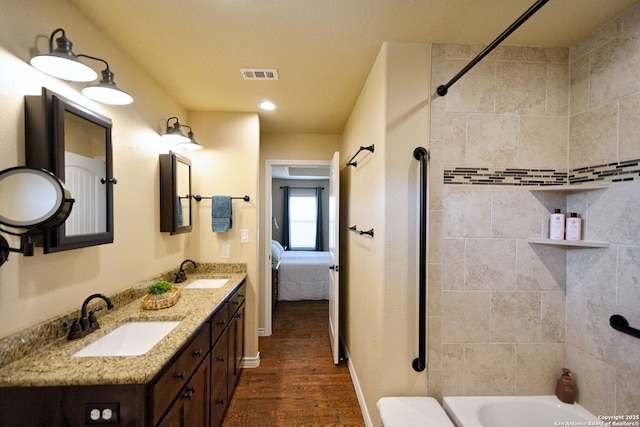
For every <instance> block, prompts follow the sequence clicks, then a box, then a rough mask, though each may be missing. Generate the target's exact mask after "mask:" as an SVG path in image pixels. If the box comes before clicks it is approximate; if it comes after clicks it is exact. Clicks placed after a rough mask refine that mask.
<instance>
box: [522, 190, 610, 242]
mask: <svg viewBox="0 0 640 427" xmlns="http://www.w3.org/2000/svg"><path fill="white" fill-rule="evenodd" d="M607 188H609V184H604V183H603V184H595V183H587V184H572V185H548V186H542V187H532V188H529V191H532V192H548V193H560V194H569V193H579V192H583V191H593V190H606V189H607ZM527 241H528V242H529V243H532V244H536V245H547V246H561V247H565V248H567V249H572V248H608V247H609V243H607V242H596V241H591V240H551V239H543V238H536V237H532V238H530V239H528V240H527Z"/></svg>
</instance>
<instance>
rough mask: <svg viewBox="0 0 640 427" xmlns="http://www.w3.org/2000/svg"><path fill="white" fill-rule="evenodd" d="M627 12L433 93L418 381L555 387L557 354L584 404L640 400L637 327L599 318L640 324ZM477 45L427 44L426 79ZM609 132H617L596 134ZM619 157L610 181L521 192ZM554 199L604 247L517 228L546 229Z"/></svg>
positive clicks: (514, 52) (633, 51)
mask: <svg viewBox="0 0 640 427" xmlns="http://www.w3.org/2000/svg"><path fill="white" fill-rule="evenodd" d="M625 19H626V21H625ZM625 22H626V24H624V23H625ZM629 23H635V24H636V25H635V27H633V28H632V26H630V25H629ZM638 26H640V21H639V20H638V8H636V10H635V12H633V11H632V12H630V13H628V14H627V15H625V17H623V18H621V19H620V20H618V21H616V22H615V23H613V24H611V25H610V26H607V28H604V29H603V30H602V31H601V32H598V34H594V36H593V37H591V38H589V40H586V41H585V42H584V43H581V44H580V45H579V46H576V47H575V48H572V49H539V48H529V47H499V48H497V49H496V50H495V51H494V52H492V53H491V54H490V55H489V56H487V58H485V59H484V60H483V61H482V62H480V63H479V64H478V65H477V66H476V67H475V68H474V69H472V71H471V72H469V73H468V74H467V75H465V76H464V77H463V78H462V79H461V80H459V81H458V82H457V83H456V84H455V85H454V86H452V87H451V88H450V90H449V93H448V94H447V95H446V96H445V97H442V98H437V97H436V98H434V99H433V101H432V105H431V111H432V119H431V139H430V154H431V162H430V171H431V176H430V186H431V187H430V188H431V200H430V208H431V212H430V221H431V224H430V226H431V227H430V230H431V242H430V259H429V262H430V270H429V394H430V395H432V396H435V397H441V396H446V395H500V394H505V395H521V394H553V392H554V388H555V381H556V378H557V376H558V375H559V373H560V369H561V368H562V367H564V366H568V367H569V368H571V369H573V370H574V371H575V376H576V380H577V381H578V386H579V388H580V395H579V398H580V402H581V403H583V404H585V406H587V407H588V408H589V409H591V410H592V411H593V412H594V413H598V414H615V413H617V414H620V413H621V412H620V411H623V412H624V411H627V413H631V412H629V411H630V409H629V404H630V402H638V401H640V396H639V395H638V393H640V391H639V390H640V384H639V381H640V380H638V378H640V375H639V368H638V366H640V363H638V362H639V361H640V340H637V339H634V338H631V337H628V336H626V335H622V334H620V333H619V332H616V331H613V330H612V329H611V328H610V327H609V326H608V316H610V315H611V314H614V312H620V313H622V314H625V315H628V317H629V319H630V322H632V325H633V324H636V325H638V327H640V309H639V308H638V307H640V248H639V245H640V215H639V214H638V212H640V175H638V171H637V169H638V168H637V165H636V166H634V164H633V163H634V162H625V161H626V160H633V159H640V141H639V138H640V129H639V128H638V125H637V123H638V122H640V120H639V119H640V117H639V116H638V113H637V112H638V111H640V101H639V95H638V87H637V86H638V83H633V82H629V81H627V78H626V77H625V76H624V74H625V73H627V74H628V76H629V78H630V76H632V75H634V74H638V71H640V60H639V59H638V58H637V57H638V55H640V42H639V40H640V34H639V32H638ZM630 28H631V30H630ZM602 32H604V34H600V33H602ZM633 34H635V37H634V36H633ZM625 37H626V38H625ZM605 43H609V49H608V51H607V52H603V51H602V50H600V49H603V47H604V45H605ZM483 47H484V46H461V45H443V44H439V45H433V46H432V58H431V60H432V67H433V68H432V91H433V92H435V88H436V87H437V86H438V85H439V84H443V83H445V82H446V81H448V79H449V78H450V77H451V76H453V75H455V74H456V73H457V72H458V71H459V70H460V69H461V68H462V67H464V65H466V64H467V63H468V61H469V60H470V59H472V58H473V57H474V56H475V55H476V54H477V53H478V52H479V51H480V50H481V49H482V48H483ZM605 49H606V48H605ZM585 56H588V58H587V59H585ZM634 57H636V58H635V59H634ZM607 70H609V71H607ZM622 77H625V78H622ZM635 77H636V82H638V81H640V80H638V79H637V76H635ZM594 79H596V81H595V82H592V81H591V80H594ZM585 80H586V81H585ZM618 85H619V86H622V87H618ZM585 91H586V93H585ZM634 94H635V95H634ZM598 100H602V101H598ZM609 104H613V105H609ZM634 108H635V109H634ZM634 114H635V115H634ZM612 116H614V117H612ZM603 119H606V120H603ZM618 123H620V126H619V127H618V126H617V124H618ZM608 125H612V126H613V125H615V126H616V127H615V129H604V128H603V127H604V126H608ZM634 126H635V127H634ZM605 136H606V137H609V138H610V139H607V140H606V142H607V144H608V145H614V146H615V147H608V148H607V149H601V145H602V143H603V141H602V139H603V138H604V137H605ZM617 162H622V164H623V169H624V172H625V177H624V178H620V177H619V176H613V175H612V174H609V175H606V176H605V175H603V176H597V177H596V178H594V179H603V180H604V181H606V182H608V183H611V187H610V188H609V189H607V190H597V191H593V192H588V193H584V194H579V195H575V196H574V195H571V196H568V197H567V196H564V195H561V194H560V195H559V194H556V193H540V192H535V193H534V192H530V191H529V188H530V187H529V185H538V184H540V183H542V184H549V183H555V182H556V181H557V180H558V177H560V180H561V181H562V180H564V181H565V182H566V180H570V179H569V178H570V177H571V176H573V174H575V173H578V174H581V176H586V175H588V174H591V175H594V173H593V172H584V170H582V171H580V170H579V169H581V168H584V167H586V166H596V168H595V170H597V171H600V170H603V169H607V168H613V169H615V165H614V166H608V163H615V164H616V165H617ZM634 167H635V172H634ZM576 169H578V171H577V172H576ZM445 170H446V171H447V173H445ZM455 170H457V171H462V172H461V173H460V174H459V175H461V176H462V178H460V176H458V177H453V178H451V177H452V173H451V172H452V171H455ZM514 170H516V171H519V172H518V173H520V172H522V173H524V176H525V177H528V176H531V175H537V174H539V175H541V177H534V178H533V179H531V180H530V181H531V182H523V180H522V179H519V178H514V174H513V173H512V172H513V171H514ZM486 171H489V172H487V173H488V175H489V176H491V175H495V172H496V171H501V172H504V171H508V173H507V174H506V177H504V176H503V177H497V178H496V176H493V177H492V178H487V176H482V173H484V172H486ZM454 175H455V174H454ZM595 175H599V174H598V173H596V174H595ZM447 176H449V178H447ZM633 177H635V178H633ZM494 178H495V179H494ZM628 178H632V179H633V181H629V182H618V181H620V180H622V179H628ZM528 179H529V178H525V181H527V180H528ZM589 179H591V178H590V177H589ZM614 179H615V180H616V182H613V180H614ZM554 208H561V209H562V210H563V211H566V210H567V209H571V210H572V211H577V212H580V213H582V215H583V218H584V221H585V230H584V233H585V238H588V239H590V240H605V241H609V242H611V243H612V245H611V246H610V248H608V249H572V250H567V249H565V248H563V247H553V246H542V245H534V244H530V243H528V242H527V238H529V237H546V235H547V233H548V225H547V221H548V217H549V213H550V212H552V211H553V209H554ZM611 228H615V232H613V233H607V232H606V231H607V230H609V229H611ZM616 310H617V311H616ZM616 334H617V335H616ZM625 357H626V359H625ZM603 381H604V384H606V387H605V389H602V387H601V386H599V384H602V383H603ZM603 394H606V399H605V398H604V397H603ZM603 399H604V401H603ZM616 411H617V412H616ZM636 411H637V403H636Z"/></svg>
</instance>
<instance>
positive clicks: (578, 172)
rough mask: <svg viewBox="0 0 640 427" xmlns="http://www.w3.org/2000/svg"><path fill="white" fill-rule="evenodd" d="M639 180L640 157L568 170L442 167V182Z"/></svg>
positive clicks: (483, 183)
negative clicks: (443, 168)
mask: <svg viewBox="0 0 640 427" xmlns="http://www.w3.org/2000/svg"><path fill="white" fill-rule="evenodd" d="M634 179H637V180H639V181H640V159H635V160H626V161H623V162H613V163H605V164H601V165H595V166H586V167H582V168H576V169H571V170H570V171H568V172H567V171H563V170H556V169H524V168H523V169H516V168H473V167H456V168H453V169H445V170H444V178H443V182H444V183H445V184H472V185H478V184H480V185H537V186H542V185H566V184H578V183H585V182H600V183H611V182H623V181H633V180H634Z"/></svg>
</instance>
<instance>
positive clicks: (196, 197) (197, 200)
mask: <svg viewBox="0 0 640 427" xmlns="http://www.w3.org/2000/svg"><path fill="white" fill-rule="evenodd" d="M191 197H193V198H194V199H195V200H196V202H199V201H200V200H202V199H211V197H203V196H201V195H199V194H196V195H194V196H191ZM232 199H242V200H244V201H245V202H248V201H250V200H251V198H250V197H249V196H242V197H232Z"/></svg>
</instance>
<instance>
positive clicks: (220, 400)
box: [216, 399, 224, 405]
mask: <svg viewBox="0 0 640 427" xmlns="http://www.w3.org/2000/svg"><path fill="white" fill-rule="evenodd" d="M216 404H218V405H224V400H222V399H218V400H216Z"/></svg>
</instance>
